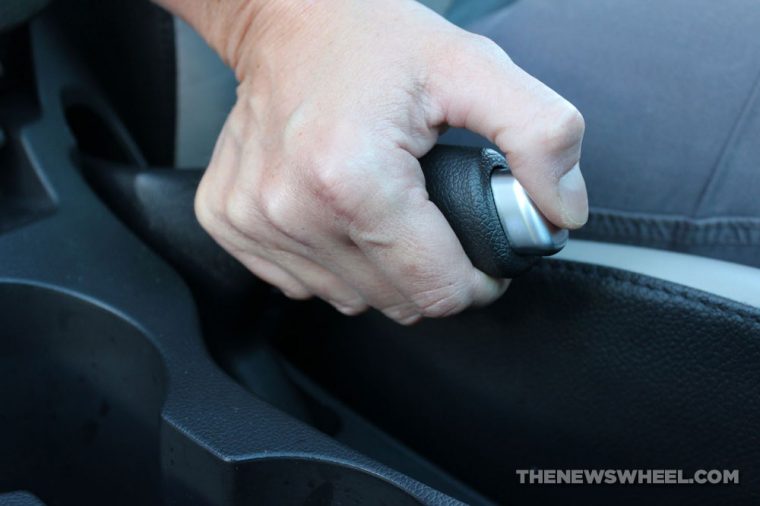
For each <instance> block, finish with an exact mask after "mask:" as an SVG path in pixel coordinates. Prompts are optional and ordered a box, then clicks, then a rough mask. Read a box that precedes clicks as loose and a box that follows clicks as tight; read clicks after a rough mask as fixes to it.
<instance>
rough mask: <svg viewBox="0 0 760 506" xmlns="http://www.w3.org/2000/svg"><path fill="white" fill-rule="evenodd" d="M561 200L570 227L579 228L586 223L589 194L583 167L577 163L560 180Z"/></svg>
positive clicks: (563, 212)
mask: <svg viewBox="0 0 760 506" xmlns="http://www.w3.org/2000/svg"><path fill="white" fill-rule="evenodd" d="M559 202H560V206H561V208H562V215H563V218H564V219H565V222H566V225H567V226H568V227H570V228H578V227H581V226H583V225H584V224H585V223H586V221H587V220H588V195H587V193H586V183H585V182H584V181H583V174H581V167H580V165H579V164H577V163H576V164H575V165H574V166H573V168H572V169H570V171H568V173H567V174H565V175H564V176H562V177H561V178H560V180H559Z"/></svg>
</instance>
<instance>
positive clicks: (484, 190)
mask: <svg viewBox="0 0 760 506" xmlns="http://www.w3.org/2000/svg"><path fill="white" fill-rule="evenodd" d="M420 163H421V164H422V170H423V172H424V173H425V185H426V186H427V190H428V194H429V196H430V200H431V201H432V202H433V203H434V204H435V205H436V206H438V208H439V209H440V210H441V212H442V213H443V215H444V216H445V217H446V219H447V220H448V222H449V224H450V225H451V228H452V229H454V233H456V235H457V237H458V238H459V241H460V242H461V243H462V246H463V247H464V251H465V253H467V256H468V257H469V258H470V261H472V264H473V265H474V266H475V267H477V268H478V269H480V270H481V271H483V272H485V273H486V274H490V275H491V276H495V277H499V278H512V277H514V276H517V275H518V274H520V273H522V272H525V271H526V270H528V269H529V268H530V267H531V266H532V265H533V264H534V263H536V261H537V260H538V258H539V257H537V256H527V255H518V254H517V253H515V252H514V250H513V249H512V247H511V246H510V244H509V238H508V237H507V234H506V233H505V232H504V229H503V227H502V225H501V221H500V220H499V214H498V212H497V210H496V203H495V202H494V198H493V193H492V192H491V173H492V172H493V171H494V170H495V169H497V168H503V169H509V166H508V165H507V161H506V160H505V159H504V157H503V156H501V155H500V154H498V153H497V152H495V151H494V150H492V149H482V148H464V147H456V146H444V145H438V146H436V147H435V148H433V150H432V151H430V153H428V154H427V155H425V156H424V157H423V158H422V159H421V160H420Z"/></svg>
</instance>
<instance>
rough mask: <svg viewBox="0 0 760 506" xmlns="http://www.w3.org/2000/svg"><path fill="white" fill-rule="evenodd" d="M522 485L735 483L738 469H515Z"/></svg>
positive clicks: (737, 482) (737, 480)
mask: <svg viewBox="0 0 760 506" xmlns="http://www.w3.org/2000/svg"><path fill="white" fill-rule="evenodd" d="M515 472H516V474H517V477H518V480H519V482H520V484H521V485H726V484H730V485H738V484H739V470H738V469H730V470H729V469H709V470H707V469H699V470H697V471H695V472H694V473H693V474H688V473H684V471H683V470H682V469H518V470H517V471H515Z"/></svg>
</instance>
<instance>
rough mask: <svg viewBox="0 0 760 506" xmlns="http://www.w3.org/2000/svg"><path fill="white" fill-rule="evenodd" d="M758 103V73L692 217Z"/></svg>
mask: <svg viewBox="0 0 760 506" xmlns="http://www.w3.org/2000/svg"><path fill="white" fill-rule="evenodd" d="M758 101H760V71H758V73H757V75H756V76H755V80H754V82H753V84H752V88H751V89H750V92H749V95H748V96H747V100H745V102H744V104H743V105H742V109H741V112H740V113H739V115H738V116H737V117H736V121H735V122H734V124H733V125H732V126H731V130H730V131H729V134H728V137H726V140H725V142H724V143H723V145H722V146H721V148H720V151H719V152H718V158H717V159H716V160H715V163H714V164H713V166H712V168H711V170H710V172H709V175H708V176H707V179H706V180H705V183H704V186H702V189H701V190H700V192H699V197H697V201H696V204H695V205H694V208H693V209H692V212H691V214H692V216H698V215H699V212H700V210H701V208H702V205H703V204H704V200H705V199H706V198H707V195H708V194H709V193H710V189H712V187H713V185H714V184H715V181H717V179H718V174H719V173H722V172H723V171H724V170H725V167H726V162H727V160H729V159H730V154H731V149H730V148H731V146H733V145H734V144H735V143H736V140H737V138H738V137H739V134H740V133H741V132H742V129H743V127H744V125H745V124H746V123H747V121H749V119H748V118H749V112H750V111H751V110H752V109H753V107H752V106H753V105H754V104H755V103H757V102H758Z"/></svg>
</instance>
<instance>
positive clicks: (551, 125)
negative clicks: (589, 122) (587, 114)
mask: <svg viewBox="0 0 760 506" xmlns="http://www.w3.org/2000/svg"><path fill="white" fill-rule="evenodd" d="M544 118H545V120H544V121H543V124H542V126H541V128H540V131H539V133H538V137H539V138H538V141H539V142H540V143H541V144H542V145H544V146H547V147H548V148H549V149H551V150H555V151H562V150H566V149H572V148H575V147H577V146H579V145H580V143H581V141H582V140H583V134H584V132H585V130H586V123H585V120H584V119H583V115H582V114H581V113H580V112H579V111H578V109H576V108H575V106H573V105H572V104H571V103H570V102H567V101H566V100H564V99H563V100H561V101H560V104H559V105H554V106H552V107H551V108H550V109H549V110H548V111H547V112H546V114H545V115H544Z"/></svg>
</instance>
